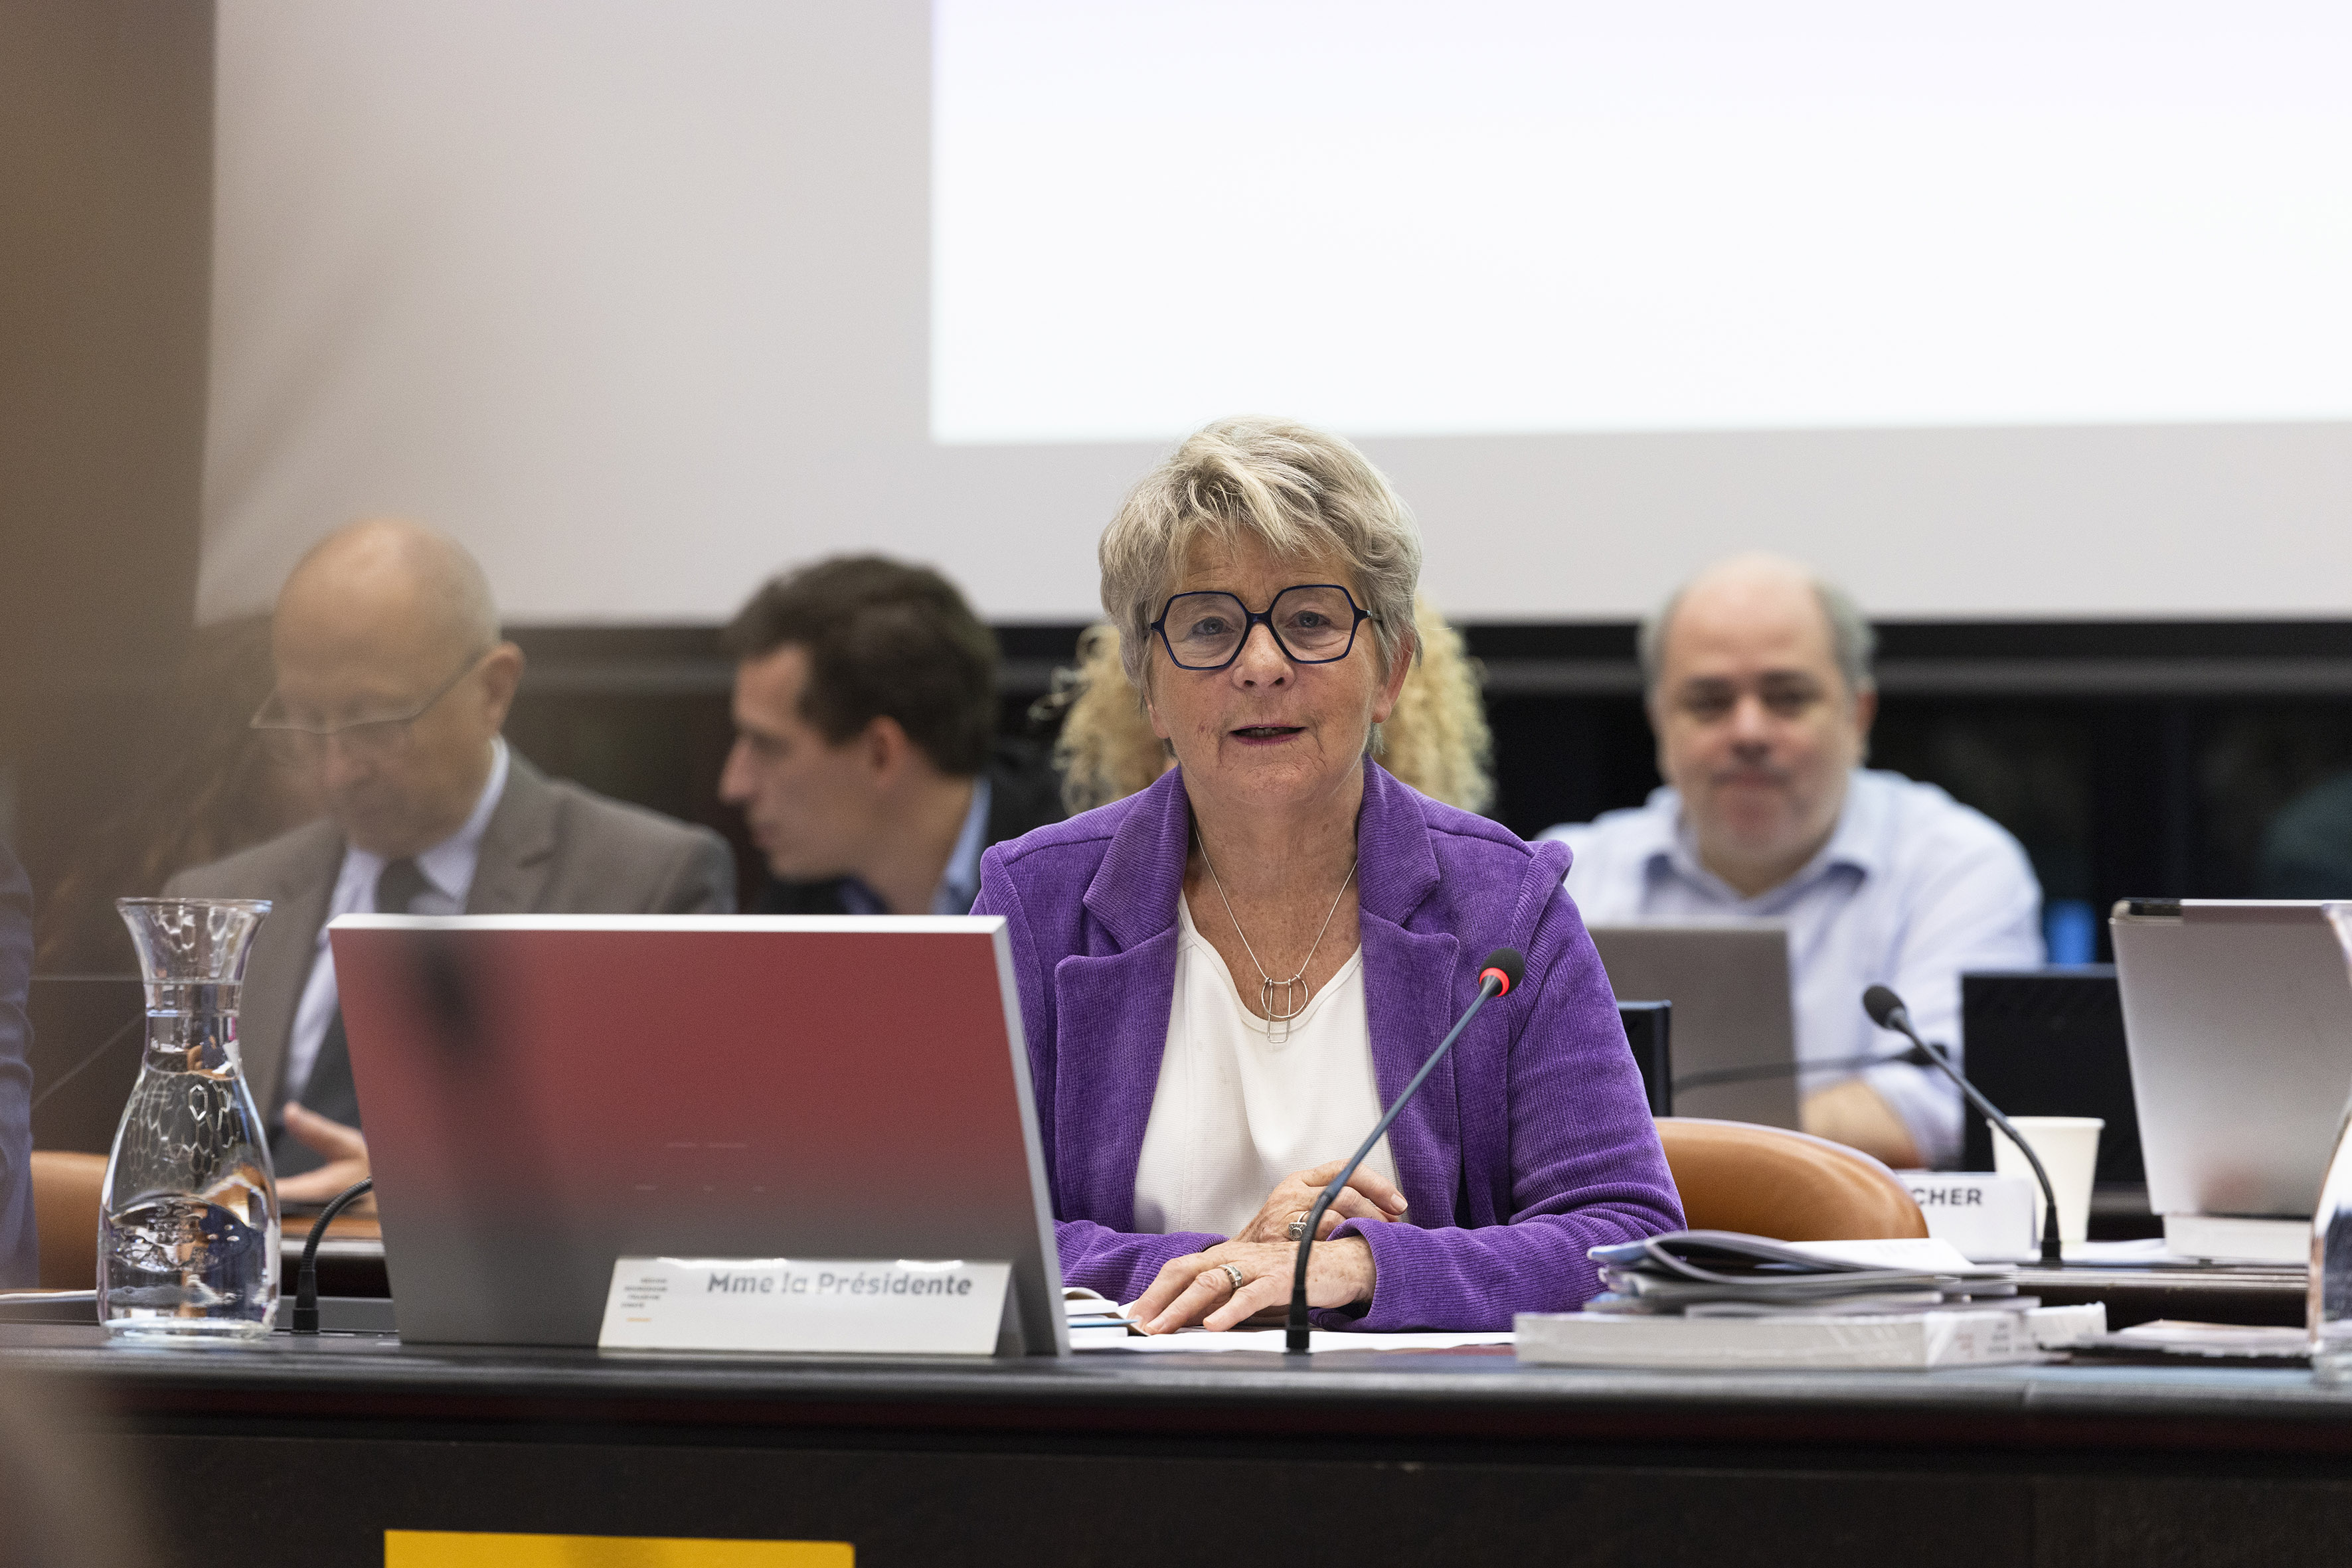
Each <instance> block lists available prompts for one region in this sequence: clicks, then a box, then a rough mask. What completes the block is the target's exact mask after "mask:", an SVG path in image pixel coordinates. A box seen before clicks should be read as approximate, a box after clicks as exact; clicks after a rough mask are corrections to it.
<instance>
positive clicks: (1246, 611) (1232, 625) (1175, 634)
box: [1151, 582, 1377, 670]
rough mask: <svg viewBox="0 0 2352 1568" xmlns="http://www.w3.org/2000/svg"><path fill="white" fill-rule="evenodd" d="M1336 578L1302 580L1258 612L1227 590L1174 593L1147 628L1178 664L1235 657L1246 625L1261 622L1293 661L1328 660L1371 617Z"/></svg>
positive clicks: (1214, 665) (1205, 666)
mask: <svg viewBox="0 0 2352 1568" xmlns="http://www.w3.org/2000/svg"><path fill="white" fill-rule="evenodd" d="M1375 619H1377V617H1375V616H1374V615H1373V614H1372V612H1370V611H1369V610H1366V609H1364V608H1363V607H1362V606H1361V605H1360V604H1358V603H1357V602H1356V596H1355V595H1354V594H1352V593H1349V591H1347V590H1346V589H1344V588H1342V587H1340V586H1339V584H1338V583H1336V582H1302V583H1299V584H1297V585H1296V586H1295V587H1291V588H1286V589H1284V590H1283V591H1281V592H1280V593H1277V594H1276V595H1275V596H1274V602H1273V603H1271V604H1269V605H1267V606H1266V607H1265V613H1264V614H1259V613H1258V612H1255V611H1254V610H1252V609H1250V607H1249V606H1248V605H1246V604H1244V603H1243V602H1242V601H1241V600H1240V599H1238V598H1237V597H1235V596H1234V595H1233V594H1230V593H1222V592H1213V593H1180V594H1178V595H1176V597H1175V598H1173V599H1171V600H1170V601H1168V606H1167V608H1166V609H1164V610H1162V611H1161V612H1160V619H1159V620H1157V621H1154V622H1152V623H1151V629H1152V630H1153V631H1154V632H1159V633H1160V642H1162V643H1166V644H1167V647H1168V656H1169V657H1170V658H1171V659H1173V660H1174V661H1175V662H1176V667H1177V668H1178V669H1180V670H1222V669H1223V668H1224V667H1225V666H1226V665H1227V664H1232V663H1233V662H1234V660H1235V659H1238V658H1240V657H1241V654H1242V644H1243V643H1246V642H1248V641H1249V634H1250V629H1251V628H1252V627H1254V626H1257V625H1261V624H1263V625H1264V626H1265V629H1266V631H1267V632H1269V633H1271V634H1272V636H1273V638H1274V644H1275V646H1276V647H1277V648H1280V649H1281V650H1282V651H1283V653H1286V655H1288V656H1289V658H1290V660H1291V662H1292V663H1294V664H1337V663H1338V662H1339V661H1340V660H1341V659H1344V658H1346V657H1347V656H1348V654H1349V651H1350V650H1351V649H1353V648H1354V647H1355V645H1356V628H1357V627H1359V626H1361V625H1362V624H1363V623H1364V622H1367V621H1371V620H1375Z"/></svg>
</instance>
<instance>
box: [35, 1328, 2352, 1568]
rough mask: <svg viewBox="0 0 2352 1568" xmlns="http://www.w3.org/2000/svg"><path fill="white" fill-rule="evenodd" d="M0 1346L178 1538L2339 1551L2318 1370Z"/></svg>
mask: <svg viewBox="0 0 2352 1568" xmlns="http://www.w3.org/2000/svg"><path fill="white" fill-rule="evenodd" d="M0 1375H17V1376H21V1377H25V1378H28V1379H30V1380H31V1381H32V1382H33V1383H34V1385H37V1386H39V1387H44V1388H46V1389H47V1390H48V1391H50V1392H51V1393H52V1394H53V1395H54V1396H56V1398H57V1401H58V1402H59V1403H61V1404H63V1405H65V1406H67V1407H68V1408H71V1409H74V1410H77V1411H79V1412H83V1413H85V1416H86V1417H87V1418H88V1419H89V1420H92V1421H94V1422H100V1423H104V1424H107V1425H109V1426H110V1429H111V1430H113V1431H114V1432H116V1433H118V1434H120V1436H121V1441H122V1443H123V1444H124V1448H123V1453H124V1455H125V1458H123V1459H122V1461H121V1462H122V1464H123V1465H124V1466H125V1468H126V1469H128V1470H129V1471H130V1472H131V1476H132V1478H133V1479H134V1481H135V1482H136V1483H137V1484H139V1485H141V1486H142V1487H143V1488H145V1489H147V1495H150V1496H153V1497H161V1498H166V1499H169V1500H171V1503H172V1506H173V1531H172V1532H171V1535H170V1538H169V1540H168V1542H167V1561H170V1562H174V1563H214V1562H220V1561H225V1560H236V1559H237V1558H240V1557H243V1556H251V1555H253V1554H254V1552H256V1551H257V1550H258V1548H257V1546H256V1545H255V1544H254V1543H256V1542H270V1543H272V1546H271V1549H270V1551H269V1552H268V1555H270V1556H277V1557H290V1558H291V1559H292V1560H295V1561H299V1562H303V1563H328V1564H332V1563H354V1564H357V1563H367V1564H370V1565H373V1564H378V1563H382V1562H383V1531H385V1530H387V1529H431V1530H486V1531H537V1532H553V1533H584V1534H605V1535H691V1536H710V1537H750V1538H758V1539H803V1540H826V1541H847V1542H852V1543H854V1545H855V1546H856V1553H857V1562H858V1563H859V1564H860V1565H861V1568H893V1565H897V1564H913V1563H922V1564H942V1563H1024V1564H1037V1563H1116V1564H1118V1565H1119V1568H1151V1565H1154V1564H1160V1563H1171V1564H1182V1565H1184V1568H1201V1565H1202V1564H1204V1563H1206V1564H1223V1563H1290V1562H1297V1563H1312V1564H1315V1565H1317V1568H1323V1565H1326V1564H1345V1565H1346V1568H1370V1565H1375V1564H1386V1563H1579V1564H1581V1563H1591V1564H1604V1563H1606V1564H1617V1563H1636V1564H1641V1565H1642V1568H1653V1565H1661V1564H1678V1563H1705V1564H1707V1565H1708V1568H1724V1565H1727V1564H1742V1563H1774V1564H1784V1563H1900V1564H1904V1565H1905V1568H1934V1565H1938V1564H1947V1563H1948V1564H1953V1565H1955V1568H1988V1565H1991V1564H2001V1563H2020V1564H2023V1563H2035V1564H2045V1563H2046V1564H2053V1565H2054V1564H2064V1565H2066V1568H2097V1565H2102V1564H2117V1565H2122V1564H2130V1565H2132V1568H2139V1565H2141V1564H2147V1563H2217V1564H2218V1563H2232V1564H2234V1563H2246V1564H2255V1563H2260V1564H2263V1568H2274V1565H2275V1564H2278V1563H2324V1562H2335V1561H2343V1560H2345V1559H2346V1558H2347V1555H2352V1393H2347V1392H2344V1391H2338V1390H2336V1389H2334V1388H2329V1387H2323V1386H2319V1385H2315V1383H2314V1382H2313V1380H2312V1379H2311V1377H2310V1375H2308V1374H2307V1373H2305V1372H2303V1371H2299V1370H2298V1371H2284V1370H2261V1369H2254V1368H2227V1367H2218V1366H2203V1365H2184V1366H2177V1367H2176V1366H2163V1367H2137V1366H2089V1365H2081V1366H2045V1367H2017V1368H1988V1369H1977V1370H1953V1371H1947V1372H1937V1373H1927V1374H1916V1373H1915V1374H1897V1373H1888V1374H1814V1375H1781V1374H1748V1375H1719V1374H1625V1373H1598V1372H1579V1371H1570V1370H1564V1369H1551V1368H1530V1367H1522V1366H1519V1365H1518V1364H1517V1363H1516V1362H1514V1361H1513V1360H1512V1359H1511V1358H1510V1356H1509V1355H1508V1354H1507V1353H1505V1354H1493V1353H1477V1352H1450V1353H1438V1354H1411V1353H1371V1352H1365V1353H1350V1354H1333V1355H1318V1356H1317V1357H1316V1358H1315V1359H1314V1360H1313V1362H1312V1363H1311V1364H1308V1365H1307V1366H1304V1367H1294V1366H1292V1365H1290V1364H1287V1363H1286V1362H1285V1360H1284V1359H1283V1358H1282V1357H1280V1356H1279V1355H1276V1354H1259V1353H1254V1352H1241V1353H1230V1354H1221V1355H1149V1354H1132V1353H1122V1352H1118V1351H1108V1352H1087V1353H1082V1354H1078V1355H1076V1356H1074V1357H1071V1358H1069V1359H1068V1360H1067V1361H1065V1362H1060V1363H1055V1362H1039V1361H1031V1362H1024V1363H998V1362H990V1361H980V1360H974V1361H959V1360H951V1359H923V1360H908V1361H901V1362H881V1361H874V1360H858V1359H837V1360H826V1361H817V1360H800V1361H791V1360H763V1361H740V1360H706V1359H700V1358H688V1357H669V1358H646V1357H628V1358H618V1357H606V1356H600V1355H598V1354H594V1353H593V1352H584V1351H554V1350H527V1349H478V1348H466V1349H459V1348H447V1347H430V1346H404V1345H402V1344H400V1343H398V1342H397V1341H396V1340H394V1339H393V1338H391V1337H390V1336H350V1337H338V1336H332V1335H330V1336H327V1337H325V1338H322V1339H320V1340H316V1341H307V1342H306V1341H297V1340H295V1339H293V1338H291V1337H290V1336H287V1335H282V1334H281V1335H278V1336H276V1337H275V1338H274V1339H272V1340H271V1341H269V1342H268V1343H265V1344H262V1345H259V1346H257V1347H254V1348H250V1349H235V1350H212V1351H156V1350H139V1349H131V1348H127V1347H121V1346H115V1345H110V1344H107V1343H105V1342H104V1340H103V1337H102V1336H101V1334H100V1333H99V1332H98V1331H97V1330H95V1329H90V1328H80V1327H62V1326H58V1327H47V1326H30V1325H16V1326H0ZM240 1542H241V1543H243V1544H242V1545H240V1544H239V1543H240Z"/></svg>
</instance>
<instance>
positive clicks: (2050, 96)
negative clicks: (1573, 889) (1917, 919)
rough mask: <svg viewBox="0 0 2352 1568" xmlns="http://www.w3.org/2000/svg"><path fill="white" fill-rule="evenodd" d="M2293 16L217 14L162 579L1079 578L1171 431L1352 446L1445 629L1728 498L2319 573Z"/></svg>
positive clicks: (1790, 515) (688, 586)
mask: <svg viewBox="0 0 2352 1568" xmlns="http://www.w3.org/2000/svg"><path fill="white" fill-rule="evenodd" d="M2347 46H2352V13H2347V12H2346V10H2345V9H2344V8H2343V7H2342V6H2341V5H2317V4H2308V5H2303V4H2287V3H2281V0H2246V3H2240V4H2234V5H2177V6H2169V7H2147V6H2144V5H2121V4H2105V3H2092V0H2044V3H2042V4H2036V5H2025V4H2020V3H2016V0H1984V3H1979V4H1975V5H1967V6H1960V5H1921V6H1902V7H1887V6H1877V5H1866V4H1861V3H1859V0H1855V3H1838V0H1787V3H1783V4H1776V5H1770V6H1768V7H1759V6H1754V5H1738V4H1736V3H1734V0H1693V3H1692V4H1689V5H1682V6H1677V7H1674V8H1672V10H1671V12H1664V11H1658V10H1656V9H1655V8H1643V7H1625V6H1612V5H1601V4H1597V3H1588V0H1555V3H1538V0H1465V3H1463V4H1460V5H1449V6H1442V7H1441V6H1429V5H1396V4H1386V3H1365V0H1355V3H1349V4H1336V3H1324V0H1246V3H1243V0H1194V3H1188V4H1184V5H1148V6H1147V5H1103V4H1099V3H1083V0H1073V3H1067V4H1045V3H1019V0H940V4H938V5H936V6H933V5H923V4H919V3H910V0H867V3H861V4H859V5H837V4H819V3H816V0H689V3H685V4H656V3H654V0H308V3H306V4H304V5H299V6H289V5H278V4H272V3H268V0H221V5H220V29H219V46H218V47H219V57H218V66H217V68H218V116H217V130H216V154H215V155H216V160H217V182H216V194H215V201H216V204H217V213H216V238H215V282H214V322H213V358H212V378H211V392H210V413H209V432H208V443H207V465H206V467H207V473H206V486H205V553H204V567H203V580H202V586H201V591H200V611H201V612H202V613H203V614H204V615H205V616H206V617H207V618H211V617H217V616H220V615H225V614H229V613H234V612H241V611H245V610H249V609H256V608H259V607H262V606H264V605H266V604H267V603H268V600H269V598H270V597H271V595H272V594H274V592H275V591H276V588H277V585H278V581H279V580H280V579H281V578H282V576H283V574H284V572H285V570H286V569H287V567H288V566H289V565H290V564H291V562H292V560H293V559H295V557H296V556H298V555H299V553H300V551H301V550H302V549H304V548H306V547H307V545H308V544H309V543H310V541H311V540H313V539H315V538H317V537H318V536H319V535H320V534H321V533H323V532H324V531H325V530H327V529H328V528H331V527H333V526H334V525H335V524H337V523H339V522H341V521H343V520H345V519H348V518H350V517H357V516H361V515H363V514H368V513H378V512H387V511H396V512H404V513H408V514H411V515H415V516H418V517H425V518H427V519H429V520H432V521H435V522H436V523H438V524H440V525H442V526H444V527H446V528H449V529H451V530H452V531H453V532H455V533H457V535H458V536H459V537H461V538H464V539H465V540H467V543H469V544H470V545H471V546H472V547H473V548H474V549H476V550H477V551H478V553H479V554H480V555H481V557H482V558H483V560H484V563H485V565H486V566H487V567H488V570H489V571H490V574H491V577H492V580H493V581H494V582H495V583H496V585H497V587H498V590H499V594H500V597H501V599H502V601H503V602H504V604H505V606H506V608H507V610H508V612H509V616H510V618H511V619H513V620H515V621H517V622H527V623H529V622H537V623H550V622H561V623H611V624H623V623H632V622H696V621H710V620H715V619H718V618H720V617H723V616H724V615H725V614H727V613H728V612H730V611H731V610H732V609H733V607H734V606H735V605H736V604H737V603H738V602H740V600H741V599H742V598H743V597H744V595H745V594H746V593H747V592H748V591H749V590H750V588H751V586H752V585H753V584H754V583H755V582H756V581H757V580H759V579H760V578H761V577H762V576H763V575H765V574H766V573H768V572H770V571H772V570H775V569H776V568H778V567H779V566H782V565H784V564H787V563H789V562H792V561H794V560H799V559H808V558H811V557H813V556H815V555H819V554H824V553H829V552H832V551H835V550H842V549H884V550H889V551H893V552H896V553H900V554H904V555H908V556H912V557H916V558H919V559H928V560H931V561H935V562H937V563H938V564H940V566H942V567H943V568H945V569H946V570H948V571H950V573H951V574H952V575H954V576H955V577H956V578H958V579H959V580H961V581H962V582H963V583H964V584H965V585H966V587H967V588H968V590H969V591H971V595H972V597H973V599H974V601H975V602H976V603H977V604H978V605H979V606H980V607H981V608H982V612H983V613H984V614H987V615H989V616H991V617H992V618H994V619H998V620H1003V621H1022V620H1071V619H1078V618H1082V617H1086V616H1088V615H1090V614H1092V613H1093V612H1094V611H1095V579H1094V567H1093V547H1094V539H1095V537H1096V535H1097V532H1098V531H1099V529H1100V528H1101V525H1102V523H1103V521H1104V519H1105V518H1106V517H1108V514H1109V512H1110V510H1111V508H1112V507H1114V506H1115V505H1116V504H1117V501H1118V497H1119V495H1120V493H1121V492H1122V490H1123V489H1124V488H1125V486H1127V485H1128V484H1129V483H1130V482H1131V481H1132V480H1133V479H1134V478H1135V477H1136V476H1138V475H1139V474H1140V473H1141V472H1142V471H1143V470H1144V469H1145V468H1147V467H1148V466H1149V465H1150V464H1151V463H1152V462H1153V461H1154V460H1155V459H1156V458H1157V457H1158V456H1159V455H1160V454H1161V453H1163V452H1165V451H1166V450H1167V449H1168V447H1169V446H1170V445H1171V444H1172V443H1173V442H1174V441H1175V440H1177V439H1178V438H1180V437H1181V435H1182V434H1184V433H1185V432H1186V431H1188V430H1190V429H1192V428H1194V427H1196V426H1198V425H1199V424H1200V423H1203V422H1204V421H1206V420H1209V419H1212V418H1214V417H1217V416H1219V415H1223V414H1228V413H1279V414H1287V415H1292V416H1296V417H1297V418H1301V419H1305V420H1307V421H1309V422H1312V423H1321V424H1326V425H1328V426H1329V427H1331V428H1334V429H1337V430H1339V431H1341V432H1344V433H1346V434H1349V435H1351V436H1353V437H1355V438H1357V439H1359V440H1360V441H1361V442H1362V444H1364V446H1365V448H1366V450H1367V451H1368V452H1369V453H1370V455H1372V457H1373V459H1374V460H1375V461H1376V462H1378V463H1380V464H1381V465H1382V466H1383V467H1384V468H1386V469H1387V471H1388V472H1389V473H1390V474H1391V476H1392V477H1393V478H1394V479H1395V481H1396V483H1397V485H1398V487H1399V488H1400V489H1401V490H1402V492H1403V494H1404V495H1405V497H1407V499H1408V500H1409V501H1410V502H1411V503H1412V506H1413V507H1414V508H1415V510H1416V512H1417V513H1418V515H1419V517H1421V520H1422V524H1423V529H1424V533H1425V535H1426V538H1427V541H1428V556H1429V566H1428V573H1427V578H1426V582H1427V586H1428V588H1429V590H1430V591H1431V592H1432V594H1433V596H1434V597H1435V598H1436V599H1437V600H1438V601H1439V602H1440V603H1441V604H1443V605H1444V607H1445V608H1446V609H1447V610H1448V611H1449V612H1452V613H1453V614H1454V615H1455V616H1457V617H1459V618H1463V619H1509V620H1580V619H1596V618H1597V619H1616V618H1622V617H1627V616H1631V615H1633V614H1634V613H1636V612H1639V611H1640V610H1641V609H1642V608H1643V607H1644V606H1645V605H1647V604H1648V603H1649V602H1650V601H1652V600H1653V599H1654V597H1655V596H1656V595H1657V594H1658V593H1659V591H1661V590H1663V589H1664V587H1665V586H1667V585H1668V584H1669V583H1671V582H1672V581H1673V580H1675V579H1676V578H1677V577H1679V576H1681V575H1682V574H1684V573H1685V572H1686V571H1687V570H1689V569H1690V568H1691V567H1692V566H1694V565H1695V564H1696V563H1698V562H1700V561H1702V560H1704V559H1707V558H1709V557H1711V556H1714V555H1717V554H1719V553H1722V552H1725V551H1727V550H1730V549H1739V548H1747V547H1764V548H1770V549H1781V550H1785V551H1789V552H1791V553H1794V554H1797V555H1800V556H1802V557H1806V558H1808V559H1813V560H1815V561H1817V562H1819V563H1821V564H1822V565H1823V566H1825V567H1827V568H1829V569H1830V570H1832V571H1833V572H1835V573H1836V574H1837V575H1839V576H1841V577H1842V578H1843V579H1844V580H1846V581H1847V582H1848V583H1850V584H1851V585H1852V586H1853V588H1854V589H1855V590H1856V591H1858V592H1859V593H1860V594H1861V595H1862V597H1863V598H1864V601H1865V602H1867V603H1868V604H1870V605H1871V606H1872V607H1873V609H1874V610H1875V611H1876V612H1880V613H1882V614H1885V615H1888V616H1895V617H1948V618H2013V617H2035V618H2075V617H2092V618H2095V617H2107V616H2158V617H2162V616H2294V615H2327V614H2337V613H2341V612H2343V610H2344V608H2345V606H2346V602H2347V598H2352V528H2347V520H2352V290H2347V288H2346V287H2344V283H2343V280H2344V279H2345V278H2346V277H2352V95H2347V94H2345V93H2344V92H2343V91H2342V90H2341V82H2342V80H2343V79H2344V74H2345V70H2346V68H2347V64H2348V63H2352V47H2347Z"/></svg>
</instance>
